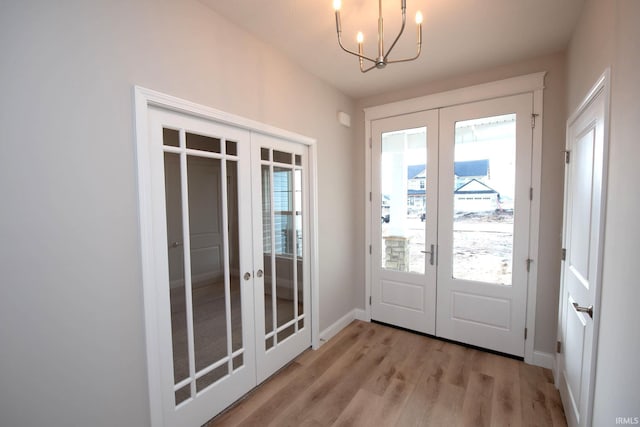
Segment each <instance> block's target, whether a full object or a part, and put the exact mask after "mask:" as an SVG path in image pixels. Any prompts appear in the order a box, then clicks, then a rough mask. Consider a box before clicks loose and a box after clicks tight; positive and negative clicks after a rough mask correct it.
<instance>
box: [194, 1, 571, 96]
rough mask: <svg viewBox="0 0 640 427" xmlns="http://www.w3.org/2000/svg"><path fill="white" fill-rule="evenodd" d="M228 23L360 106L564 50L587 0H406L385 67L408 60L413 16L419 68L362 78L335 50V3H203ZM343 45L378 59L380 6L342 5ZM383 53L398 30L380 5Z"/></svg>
mask: <svg viewBox="0 0 640 427" xmlns="http://www.w3.org/2000/svg"><path fill="white" fill-rule="evenodd" d="M200 1H202V2H203V3H205V4H206V5H207V6H209V7H210V8H211V9H213V10H214V11H216V12H217V13H218V14H220V15H221V16H223V17H225V18H226V19H227V20H229V21H231V22H233V23H235V24H237V25H238V26H240V27H242V28H244V29H245V30H247V31H248V32H250V33H252V34H254V35H255V36H256V37H257V38H259V39H261V40H264V41H265V42H266V43H269V44H271V45H272V46H274V47H275V48H276V49H278V50H280V51H281V52H283V53H284V54H285V55H286V56H288V57H289V58H290V59H291V60H292V61H294V62H296V63H297V64H299V65H300V66H301V67H302V68H304V69H306V70H308V71H310V72H311V73H313V74H315V75H316V76H318V77H319V78H321V79H323V80H325V81H326V82H328V83H330V84H331V85H333V86H335V87H336V88H338V89H339V90H340V91H342V92H344V93H345V94H347V95H349V96H352V97H353V98H356V99H359V98H363V97H367V96H371V95H376V94H380V93H384V92H388V91H392V90H397V89H402V88H406V87H410V86H413V85H416V84H419V83H424V82H428V81H433V80H439V79H443V78H446V77H447V76H454V75H461V74H465V73H469V72H472V71H477V70H482V69H487V68H491V67H496V66H500V65H505V64H509V63H512V62H515V61H520V60H524V59H528V58H533V57H536V56H540V55H546V54H550V53H555V52H558V51H561V50H563V49H564V48H565V47H566V45H567V43H568V41H569V38H570V37H571V33H572V31H573V28H574V26H575V24H576V22H577V20H578V16H579V14H580V11H581V9H582V6H583V3H584V0H407V28H406V29H405V33H404V34H403V36H402V38H401V39H400V41H399V42H398V45H397V46H396V47H395V48H394V50H393V53H392V55H390V59H393V58H396V59H399V58H401V57H406V56H413V55H414V54H415V49H416V25H415V23H414V18H413V17H414V15H415V12H416V11H417V10H421V11H422V14H423V15H424V24H423V43H422V54H421V55H420V58H418V59H417V60H416V61H412V62H406V63H399V64H390V65H388V66H387V67H386V68H385V69H383V70H377V69H374V70H372V71H370V72H368V73H366V74H362V73H361V72H360V69H359V66H358V59H357V58H356V57H354V56H351V55H349V54H347V53H345V52H343V51H342V50H341V49H340V47H339V46H338V43H337V38H336V29H335V16H334V12H333V2H332V0H233V1H221V0H200ZM341 17H342V34H343V35H342V37H343V41H344V44H345V45H346V46H347V47H349V48H351V49H352V50H357V46H356V42H355V35H356V33H357V31H362V32H363V33H364V36H365V42H364V50H365V54H368V56H373V57H375V56H376V53H375V52H376V49H377V48H376V39H377V37H376V34H377V19H378V2H377V1H375V0H343V1H342V11H341ZM383 17H384V29H385V46H390V45H391V42H392V41H393V38H395V36H396V34H397V32H398V30H399V28H400V19H401V15H400V1H398V0H383Z"/></svg>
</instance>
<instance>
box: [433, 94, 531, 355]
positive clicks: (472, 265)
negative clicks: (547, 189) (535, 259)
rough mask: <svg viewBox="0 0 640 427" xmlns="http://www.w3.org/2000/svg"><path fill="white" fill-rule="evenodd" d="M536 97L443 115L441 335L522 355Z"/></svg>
mask: <svg viewBox="0 0 640 427" xmlns="http://www.w3.org/2000/svg"><path fill="white" fill-rule="evenodd" d="M531 113H532V95H531V94H522V95H516V96H510V97H505V98H498V99H493V100H488V101H481V102H474V103H470V104H464V105H459V106H455V107H449V108H444V109H442V110H441V113H440V177H439V180H440V192H439V194H440V202H439V208H440V211H439V216H438V241H439V251H438V300H437V306H438V309H437V321H436V331H437V332H436V334H437V335H438V336H440V337H444V338H448V339H451V340H454V341H460V342H464V343H468V344H472V345H476V346H479V347H483V348H488V349H491V350H495V351H499V352H503V353H508V354H511V355H516V356H524V340H525V337H524V334H525V332H524V328H525V319H526V295H527V281H528V274H527V269H528V263H529V261H528V259H529V255H528V247H529V239H528V236H529V214H530V212H529V211H530V199H529V190H530V186H531V148H532V147H531V144H532V126H531V117H532V116H531Z"/></svg>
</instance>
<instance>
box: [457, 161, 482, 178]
mask: <svg viewBox="0 0 640 427" xmlns="http://www.w3.org/2000/svg"><path fill="white" fill-rule="evenodd" d="M453 169H454V173H455V175H456V176H487V175H488V174H489V159H483V160H468V161H466V162H455V164H454V166H453Z"/></svg>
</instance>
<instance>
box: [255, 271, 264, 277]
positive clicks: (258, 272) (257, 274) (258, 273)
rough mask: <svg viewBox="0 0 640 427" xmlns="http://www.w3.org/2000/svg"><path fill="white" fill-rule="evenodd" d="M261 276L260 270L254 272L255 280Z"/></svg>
mask: <svg viewBox="0 0 640 427" xmlns="http://www.w3.org/2000/svg"><path fill="white" fill-rule="evenodd" d="M262 274H263V272H262V269H260V270H258V271H256V277H257V278H260V277H262Z"/></svg>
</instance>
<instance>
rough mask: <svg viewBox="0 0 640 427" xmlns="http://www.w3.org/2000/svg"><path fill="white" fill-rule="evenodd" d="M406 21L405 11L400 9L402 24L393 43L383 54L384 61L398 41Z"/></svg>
mask: <svg viewBox="0 0 640 427" xmlns="http://www.w3.org/2000/svg"><path fill="white" fill-rule="evenodd" d="M406 23H407V11H406V10H405V9H402V26H401V27H400V32H399V33H398V35H397V36H396V39H395V40H394V41H393V43H391V47H390V48H389V50H388V51H387V53H386V54H385V55H384V62H388V61H387V58H388V57H389V54H390V53H391V51H392V50H393V48H394V47H395V45H396V43H398V40H400V36H401V35H402V33H403V32H404V27H405V24H406Z"/></svg>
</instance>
